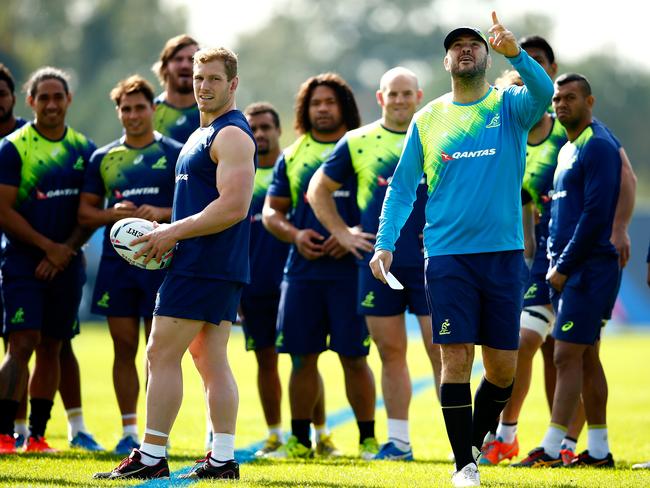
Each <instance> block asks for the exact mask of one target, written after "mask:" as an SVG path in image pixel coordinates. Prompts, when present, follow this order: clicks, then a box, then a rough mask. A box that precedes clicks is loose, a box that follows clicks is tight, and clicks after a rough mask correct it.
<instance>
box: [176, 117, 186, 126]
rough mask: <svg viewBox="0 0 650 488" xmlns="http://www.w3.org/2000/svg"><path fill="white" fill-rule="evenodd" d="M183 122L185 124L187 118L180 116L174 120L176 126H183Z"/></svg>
mask: <svg viewBox="0 0 650 488" xmlns="http://www.w3.org/2000/svg"><path fill="white" fill-rule="evenodd" d="M185 122H187V116H185V115H181V116H180V117H179V118H177V119H176V125H183V124H184V123H185Z"/></svg>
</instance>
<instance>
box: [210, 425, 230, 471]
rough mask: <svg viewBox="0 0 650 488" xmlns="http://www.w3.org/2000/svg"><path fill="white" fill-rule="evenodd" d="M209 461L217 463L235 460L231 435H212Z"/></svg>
mask: <svg viewBox="0 0 650 488" xmlns="http://www.w3.org/2000/svg"><path fill="white" fill-rule="evenodd" d="M210 459H212V460H214V461H218V462H219V463H224V462H225V461H230V460H231V459H235V436H234V435H233V434H221V433H217V432H215V433H214V434H213V435H212V453H211V454H210ZM208 461H209V460H208ZM211 464H213V463H211ZM215 466H217V464H215Z"/></svg>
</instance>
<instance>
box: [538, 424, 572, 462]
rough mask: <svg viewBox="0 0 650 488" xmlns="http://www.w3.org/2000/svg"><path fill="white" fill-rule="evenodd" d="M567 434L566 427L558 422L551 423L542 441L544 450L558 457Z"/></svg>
mask: <svg viewBox="0 0 650 488" xmlns="http://www.w3.org/2000/svg"><path fill="white" fill-rule="evenodd" d="M565 435H566V429H565V428H564V427H562V426H560V425H557V424H551V425H549V427H548V430H547V431H546V435H545V436H544V440H543V441H542V447H543V448H544V452H545V453H546V454H548V455H549V456H551V457H553V458H557V457H558V456H559V455H560V444H562V439H564V436H565Z"/></svg>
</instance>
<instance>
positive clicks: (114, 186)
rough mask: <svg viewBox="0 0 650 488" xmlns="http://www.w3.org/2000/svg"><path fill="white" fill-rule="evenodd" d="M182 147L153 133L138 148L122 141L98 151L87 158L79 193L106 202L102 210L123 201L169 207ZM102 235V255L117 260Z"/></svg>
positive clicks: (107, 237) (172, 196) (106, 230)
mask: <svg viewBox="0 0 650 488" xmlns="http://www.w3.org/2000/svg"><path fill="white" fill-rule="evenodd" d="M182 147H183V146H182V144H181V143H180V142H178V141H175V140H174V139H171V138H169V137H165V136H163V135H162V134H160V133H158V132H156V133H155V139H154V141H153V142H152V143H151V144H149V145H147V146H145V147H141V148H135V147H131V146H129V145H127V144H126V142H125V140H124V137H121V138H120V139H118V140H116V141H113V142H111V143H110V144H107V145H106V146H104V147H102V148H99V149H98V150H97V151H95V152H94V153H93V155H92V156H91V158H90V164H89V165H88V169H87V170H86V174H85V176H84V185H83V188H82V190H81V191H82V192H86V193H92V194H95V195H99V196H101V197H104V198H105V199H106V208H110V207H112V206H114V205H115V204H116V203H119V202H121V201H124V200H128V201H130V202H133V203H134V204H135V205H137V206H138V207H139V206H140V205H145V204H146V205H153V206H154V207H171V206H172V202H173V199H174V168H175V167H176V160H177V159H178V154H179V153H180V151H181V148H182ZM110 230H111V226H110V225H107V226H106V229H105V231H104V244H103V250H102V255H103V256H104V257H108V256H112V257H116V258H117V257H118V256H117V253H116V252H115V249H113V246H112V245H111V241H110V238H109V235H108V233H109V232H110Z"/></svg>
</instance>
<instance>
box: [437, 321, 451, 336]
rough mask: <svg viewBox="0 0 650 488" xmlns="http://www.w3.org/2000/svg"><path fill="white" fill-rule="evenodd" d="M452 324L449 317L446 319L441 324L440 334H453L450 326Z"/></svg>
mask: <svg viewBox="0 0 650 488" xmlns="http://www.w3.org/2000/svg"><path fill="white" fill-rule="evenodd" d="M450 326H451V324H450V323H449V319H445V321H444V322H443V323H442V324H440V332H438V335H449V334H451V330H449V327H450Z"/></svg>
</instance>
